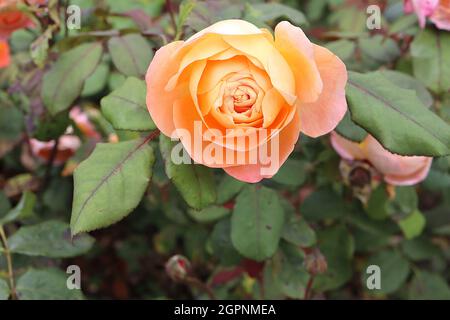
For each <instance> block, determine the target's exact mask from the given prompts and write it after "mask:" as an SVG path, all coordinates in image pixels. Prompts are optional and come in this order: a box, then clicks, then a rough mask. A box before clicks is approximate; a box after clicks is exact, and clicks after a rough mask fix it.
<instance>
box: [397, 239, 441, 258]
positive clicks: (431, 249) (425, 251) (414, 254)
mask: <svg viewBox="0 0 450 320" xmlns="http://www.w3.org/2000/svg"><path fill="white" fill-rule="evenodd" d="M401 245H402V251H403V252H404V253H405V255H407V256H408V258H409V259H411V260H413V261H422V260H429V259H433V258H434V257H436V256H439V255H440V254H441V252H440V250H439V247H437V246H436V245H435V244H433V243H432V242H431V241H430V240H429V239H427V238H424V237H421V238H415V239H412V240H405V241H402V243H401Z"/></svg>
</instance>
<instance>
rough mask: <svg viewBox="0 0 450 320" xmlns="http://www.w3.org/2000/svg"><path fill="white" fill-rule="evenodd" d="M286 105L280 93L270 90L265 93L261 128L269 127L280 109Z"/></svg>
mask: <svg viewBox="0 0 450 320" xmlns="http://www.w3.org/2000/svg"><path fill="white" fill-rule="evenodd" d="M285 104H286V102H285V101H284V99H283V97H282V96H281V95H280V93H279V92H278V91H277V90H276V89H274V88H272V89H270V90H269V91H267V92H266V95H265V96H264V100H263V101H262V113H263V117H264V122H263V127H264V128H267V127H269V126H270V125H271V124H272V123H273V122H274V121H275V119H276V117H277V115H278V113H279V112H280V110H281V108H283V106H284V105H285Z"/></svg>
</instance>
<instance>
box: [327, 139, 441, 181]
mask: <svg viewBox="0 0 450 320" xmlns="http://www.w3.org/2000/svg"><path fill="white" fill-rule="evenodd" d="M331 144H332V146H333V148H334V149H335V150H336V152H337V153H338V154H339V155H340V156H341V157H342V158H343V159H346V160H360V161H364V160H365V161H368V162H369V163H370V164H371V165H372V166H373V167H374V168H375V169H376V170H377V171H378V172H380V173H381V174H382V175H383V177H384V181H386V183H389V184H392V185H397V186H406V185H414V184H417V183H419V182H421V181H423V180H424V179H425V178H426V177H427V175H428V171H429V170H430V167H431V163H432V161H433V158H430V157H419V156H412V157H407V156H400V155H397V154H393V153H391V152H389V151H387V150H386V149H384V148H383V146H382V145H381V144H380V143H379V142H378V141H377V140H376V139H375V138H374V137H372V136H371V135H368V136H367V137H366V139H364V140H363V141H362V142H361V143H357V142H352V141H350V140H347V139H345V138H343V137H342V136H340V135H338V134H337V133H336V132H332V133H331Z"/></svg>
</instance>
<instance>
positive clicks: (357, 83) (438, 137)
mask: <svg viewBox="0 0 450 320" xmlns="http://www.w3.org/2000/svg"><path fill="white" fill-rule="evenodd" d="M347 101H348V105H349V107H350V111H351V115H352V120H353V121H354V122H356V123H357V124H358V125H359V126H361V127H363V128H364V129H365V130H367V131H368V132H369V133H370V134H372V135H373V136H374V137H375V138H376V139H377V140H378V141H380V142H381V144H382V145H383V146H384V147H385V148H386V149H388V150H390V151H391V152H394V153H397V154H401V155H409V156H411V155H423V156H443V155H447V154H450V126H449V125H448V124H446V123H445V122H444V121H443V120H442V119H441V118H439V117H438V116H437V115H436V114H434V113H433V112H432V111H430V110H428V109H427V108H425V106H424V105H423V104H422V102H421V101H420V99H419V98H418V97H417V95H416V93H415V92H414V91H412V90H407V89H403V88H400V87H397V86H395V85H394V84H393V82H391V81H389V80H388V79H387V78H386V77H385V76H383V74H381V73H380V72H371V73H367V74H359V73H355V72H349V80H348V84H347Z"/></svg>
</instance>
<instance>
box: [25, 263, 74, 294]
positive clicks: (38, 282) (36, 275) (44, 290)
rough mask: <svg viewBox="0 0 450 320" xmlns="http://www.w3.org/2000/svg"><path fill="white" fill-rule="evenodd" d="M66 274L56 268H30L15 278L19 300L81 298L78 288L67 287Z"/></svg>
mask: <svg viewBox="0 0 450 320" xmlns="http://www.w3.org/2000/svg"><path fill="white" fill-rule="evenodd" d="M67 277H68V275H67V274H66V273H64V272H62V271H61V270H58V269H40V270H38V269H30V270H28V271H27V272H26V273H25V274H23V275H22V276H21V277H20V278H19V279H18V280H17V286H16V291H17V296H18V298H19V300H81V299H83V294H82V293H81V291H80V290H77V289H74V290H70V289H68V288H67Z"/></svg>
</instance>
